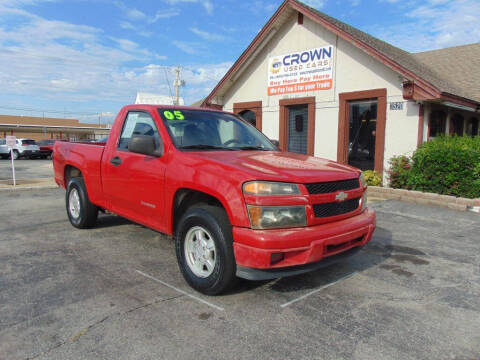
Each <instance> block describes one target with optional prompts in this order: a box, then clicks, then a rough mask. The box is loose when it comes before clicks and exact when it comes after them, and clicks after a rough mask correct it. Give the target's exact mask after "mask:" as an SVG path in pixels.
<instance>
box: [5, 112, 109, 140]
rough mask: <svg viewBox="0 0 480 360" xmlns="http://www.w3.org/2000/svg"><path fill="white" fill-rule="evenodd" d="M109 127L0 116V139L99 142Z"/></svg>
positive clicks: (65, 121)
mask: <svg viewBox="0 0 480 360" xmlns="http://www.w3.org/2000/svg"><path fill="white" fill-rule="evenodd" d="M109 132H110V127H109V125H98V124H88V123H81V122H79V121H78V120H74V119H57V118H45V117H33V116H14V115H0V138H4V137H6V136H7V135H14V136H15V137H17V138H28V139H33V140H46V139H55V140H59V139H65V140H69V141H81V140H99V139H102V138H104V137H106V136H108V134H109Z"/></svg>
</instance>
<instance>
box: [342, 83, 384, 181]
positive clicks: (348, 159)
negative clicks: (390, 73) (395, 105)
mask: <svg viewBox="0 0 480 360" xmlns="http://www.w3.org/2000/svg"><path fill="white" fill-rule="evenodd" d="M339 98H340V99H339V100H340V108H339V115H338V148H337V160H338V161H339V162H341V163H344V164H350V165H352V166H355V167H357V168H359V169H361V170H375V171H376V172H378V173H379V174H383V156H384V150H385V120H386V115H387V100H386V98H387V90H386V89H376V90H366V91H355V92H350V93H342V94H340V96H339Z"/></svg>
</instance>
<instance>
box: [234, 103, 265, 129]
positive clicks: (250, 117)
mask: <svg viewBox="0 0 480 360" xmlns="http://www.w3.org/2000/svg"><path fill="white" fill-rule="evenodd" d="M233 112H234V113H235V114H239V115H240V116H242V117H243V118H244V119H245V120H246V121H248V122H249V123H250V124H252V125H253V126H255V127H256V128H257V129H258V130H260V131H262V102H261V101H248V102H239V103H234V104H233Z"/></svg>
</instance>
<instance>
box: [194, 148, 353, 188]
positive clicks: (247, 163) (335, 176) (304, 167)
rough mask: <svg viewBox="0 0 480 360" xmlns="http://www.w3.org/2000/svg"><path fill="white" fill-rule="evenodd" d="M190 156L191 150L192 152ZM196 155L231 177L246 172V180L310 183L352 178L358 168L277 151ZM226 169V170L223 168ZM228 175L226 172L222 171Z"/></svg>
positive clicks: (196, 153) (203, 152)
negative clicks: (215, 164) (218, 167)
mask: <svg viewBox="0 0 480 360" xmlns="http://www.w3.org/2000/svg"><path fill="white" fill-rule="evenodd" d="M191 154H192V155H193V153H191ZM194 154H195V156H198V157H200V158H202V160H207V161H209V162H214V163H217V164H218V165H219V166H220V167H222V166H223V167H227V168H230V170H236V171H234V172H231V174H232V176H236V177H238V176H239V174H240V173H242V172H243V173H245V175H246V176H245V177H246V179H245V180H273V181H285V182H296V183H312V182H324V181H335V180H345V179H352V178H354V177H357V176H359V175H360V170H358V169H356V168H354V167H352V166H349V165H343V164H339V163H337V162H335V161H331V160H327V159H322V158H317V157H313V156H308V155H302V154H295V153H288V152H278V151H202V152H195V153H194ZM225 170H227V169H225ZM222 175H224V176H228V175H229V174H228V172H226V173H225V174H222Z"/></svg>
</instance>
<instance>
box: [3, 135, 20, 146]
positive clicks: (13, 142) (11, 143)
mask: <svg viewBox="0 0 480 360" xmlns="http://www.w3.org/2000/svg"><path fill="white" fill-rule="evenodd" d="M5 142H6V144H7V146H8V147H11V148H12V147H14V146H15V145H16V144H17V138H16V137H15V136H11V135H9V136H7V137H6V138H5Z"/></svg>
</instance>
